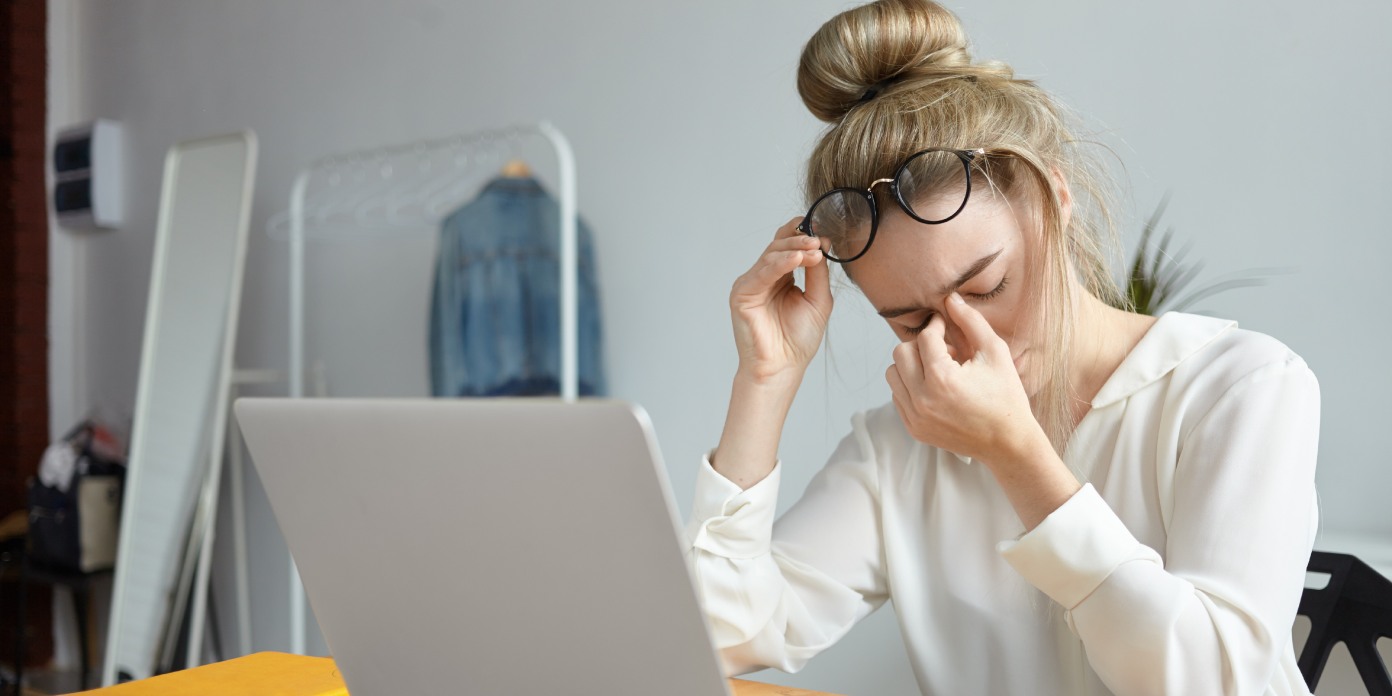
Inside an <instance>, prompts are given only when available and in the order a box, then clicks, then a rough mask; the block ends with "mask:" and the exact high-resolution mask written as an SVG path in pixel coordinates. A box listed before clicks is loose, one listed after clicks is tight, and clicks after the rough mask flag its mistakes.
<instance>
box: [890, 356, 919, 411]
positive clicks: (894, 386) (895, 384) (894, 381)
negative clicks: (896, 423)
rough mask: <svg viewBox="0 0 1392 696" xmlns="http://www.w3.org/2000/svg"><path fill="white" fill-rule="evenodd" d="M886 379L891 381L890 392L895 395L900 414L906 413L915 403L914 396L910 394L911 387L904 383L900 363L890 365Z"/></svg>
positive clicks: (895, 403)
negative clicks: (900, 372)
mask: <svg viewBox="0 0 1392 696" xmlns="http://www.w3.org/2000/svg"><path fill="white" fill-rule="evenodd" d="M885 381H886V382H888V383H889V393H890V394H892V395H893V397H894V405H895V406H896V407H898V409H899V415H901V416H903V415H905V412H906V410H907V409H908V408H909V407H910V405H912V404H913V398H912V397H910V396H909V388H908V386H907V385H905V384H904V378H903V376H901V375H900V374H899V366H898V365H890V366H889V368H887V369H886V370H885Z"/></svg>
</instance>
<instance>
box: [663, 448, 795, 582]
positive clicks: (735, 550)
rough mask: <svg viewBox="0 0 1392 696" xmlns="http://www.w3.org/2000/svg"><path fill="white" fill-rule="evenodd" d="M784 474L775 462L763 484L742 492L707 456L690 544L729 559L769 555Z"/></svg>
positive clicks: (699, 480)
mask: <svg viewBox="0 0 1392 696" xmlns="http://www.w3.org/2000/svg"><path fill="white" fill-rule="evenodd" d="M782 471H783V466H782V462H775V463H774V466H773V471H770V472H769V475H768V476H765V477H764V479H763V480H762V481H760V482H758V483H756V484H754V485H753V486H750V487H749V488H748V489H744V490H741V489H740V487H739V486H738V485H736V484H735V483H734V482H733V481H731V480H730V479H727V478H725V477H724V476H722V475H721V474H720V473H719V472H717V471H716V470H715V468H714V467H712V466H711V463H710V454H709V453H707V454H706V455H705V456H704V457H702V458H701V468H700V469H699V470H698V471H697V473H696V502H695V504H694V505H693V506H692V509H691V521H690V522H689V523H688V524H687V525H686V538H687V540H688V541H689V542H690V544H691V545H692V546H694V547H696V548H698V549H701V550H703V551H707V552H710V553H713V554H715V555H717V556H723V557H725V558H757V557H759V556H762V555H765V554H767V553H769V547H770V545H771V543H772V537H773V518H774V513H775V511H776V509H777V507H778V482H779V478H780V477H781V475H782Z"/></svg>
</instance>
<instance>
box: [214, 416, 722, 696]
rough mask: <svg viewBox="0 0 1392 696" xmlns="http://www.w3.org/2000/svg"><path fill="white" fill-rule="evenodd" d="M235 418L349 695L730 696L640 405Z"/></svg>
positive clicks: (654, 446)
mask: <svg viewBox="0 0 1392 696" xmlns="http://www.w3.org/2000/svg"><path fill="white" fill-rule="evenodd" d="M234 410H235V413H236V417H237V421H238V423H239V424H240V427H241V430H242V433H243V435H244V436H245V439H246V443H247V446H248V448H249V449H250V452H251V457H252V460H253V461H254V462H255V466H256V471H257V473H259V474H260V477H261V482H262V484H263V485H264V487H265V489H266V494H267V496H268V497H269V498H270V502H271V508H272V509H273V510H274V512H275V517H276V521H277V522H279V524H280V529H281V532H282V533H283V534H284V536H285V540H286V542H287V543H288V545H289V547H290V552H291V554H292V555H293V556H294V559H295V563H296V565H297V566H298V568H299V571H300V576H301V579H302V580H303V582H304V587H305V592H306V594H307V596H308V598H309V603H310V606H311V607H312V608H313V609H314V615H315V617H316V618H317V619H318V621H319V626H320V629H321V630H322V632H323V635H324V640H325V641H326V643H327V644H328V648H329V651H330V653H331V654H332V656H333V657H334V660H335V662H336V663H337V666H338V669H339V671H340V672H341V673H342V675H343V679H344V681H345V683H346V685H347V687H348V691H349V692H350V693H352V694H353V696H377V695H379V694H445V693H454V694H484V695H493V694H606V695H609V694H615V695H618V694H632V695H634V696H639V695H642V696H651V695H652V694H664V695H668V696H718V695H725V696H728V693H729V692H728V690H727V685H726V681H725V679H724V678H723V676H722V673H721V671H720V666H719V661H718V658H717V656H716V653H715V650H714V649H713V647H712V643H711V639H710V634H709V629H708V626H707V624H706V619H705V616H704V614H703V613H702V612H701V609H700V606H699V605H698V603H697V599H696V593H695V590H694V588H693V584H692V580H691V575H690V572H689V570H688V567H687V562H686V559H685V555H684V552H683V549H682V544H681V543H680V541H679V540H680V538H681V537H680V532H679V531H678V530H679V529H680V524H679V521H678V519H677V516H676V514H675V510H676V508H675V506H674V505H673V504H672V494H671V490H670V487H669V485H668V482H667V478H666V473H665V470H664V469H663V467H662V463H661V457H660V455H659V452H658V448H657V442H656V439H655V438H654V436H653V431H652V425H651V423H650V421H649V420H648V417H647V415H646V414H645V413H644V411H643V410H642V409H641V408H640V407H638V406H636V405H632V404H628V403H624V402H621V401H612V400H582V401H580V402H577V403H563V402H560V401H557V400H549V399H419V400H410V399H284V398H242V399H238V400H237V402H236V403H235V404H234Z"/></svg>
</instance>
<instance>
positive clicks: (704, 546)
mask: <svg viewBox="0 0 1392 696" xmlns="http://www.w3.org/2000/svg"><path fill="white" fill-rule="evenodd" d="M1319 413H1320V398H1319V384H1318V382H1317V381H1316V380H1315V376H1314V374H1313V373H1311V371H1310V369H1309V367H1308V366H1306V364H1305V362H1304V361H1303V360H1302V359H1301V358H1300V356H1298V355H1296V354H1295V353H1293V352H1292V351H1291V350H1290V349H1289V348H1287V347H1286V346H1285V345H1283V344H1282V343H1281V342H1279V341H1277V340H1275V339H1273V338H1271V337H1269V336H1266V335H1263V334H1260V333H1256V332H1253V331H1247V330H1243V329H1238V328H1237V324H1236V322H1232V321H1227V320H1221V319H1214V318H1210V317H1205V316H1199V315H1194V314H1186V313H1180V312H1168V313H1166V314H1164V315H1162V316H1161V317H1159V319H1158V320H1157V321H1156V323H1155V324H1154V325H1153V326H1152V327H1151V328H1150V329H1149V330H1148V332H1147V333H1146V334H1145V335H1144V336H1143V337H1142V339H1141V341H1140V342H1139V343H1138V344H1137V345H1136V347H1135V348H1134V349H1133V350H1132V351H1131V352H1130V353H1129V354H1128V355H1127V356H1126V358H1125V359H1124V360H1123V361H1122V363H1121V365H1120V366H1119V367H1118V368H1117V370H1116V371H1115V372H1114V373H1113V374H1112V375H1111V377H1110V378H1108V380H1107V381H1106V383H1105V384H1103V386H1102V388H1101V390H1100V391H1099V392H1098V393H1097V396H1096V397H1095V398H1094V399H1093V400H1092V410H1091V411H1089V412H1088V413H1087V415H1086V416H1084V418H1083V419H1082V421H1080V423H1079V424H1078V427H1077V429H1076V431H1075V433H1074V435H1073V437H1072V440H1071V441H1070V443H1069V445H1068V447H1067V450H1066V452H1065V454H1064V457H1063V459H1064V461H1065V462H1066V463H1067V464H1068V465H1069V467H1070V468H1071V469H1073V471H1074V472H1075V473H1076V474H1077V475H1078V476H1079V480H1081V481H1083V482H1084V485H1083V488H1082V489H1081V490H1079V491H1078V492H1077V493H1076V494H1075V495H1074V496H1073V497H1072V498H1070V499H1069V500H1068V501H1067V502H1065V503H1064V504H1063V505H1062V506H1061V507H1059V508H1058V510H1056V511H1054V513H1053V514H1051V515H1049V517H1048V518H1046V519H1045V520H1044V521H1043V522H1042V523H1041V524H1039V525H1038V526H1037V527H1036V528H1035V529H1033V530H1031V531H1030V532H1029V533H1028V534H1023V535H1022V532H1023V530H1024V527H1023V525H1022V524H1021V523H1020V521H1019V518H1018V517H1017V516H1016V514H1015V510H1014V509H1013V508H1012V507H1011V505H1010V503H1009V501H1008V500H1007V499H1006V497H1005V494H1004V493H1003V492H1002V491H1001V489H1000V487H999V485H998V484H997V483H996V481H995V479H994V478H993V477H992V475H991V473H990V472H989V471H988V470H987V469H986V468H985V467H984V466H982V465H979V464H976V463H973V462H972V461H971V460H970V459H969V458H965V457H961V456H959V455H956V454H954V453H951V452H948V451H946V450H941V449H938V448H935V447H932V446H929V445H925V444H923V443H921V442H918V441H916V440H914V439H913V438H912V437H911V436H910V435H909V434H908V432H907V431H906V430H905V428H904V425H903V423H902V421H901V420H900V419H899V415H898V413H897V412H896V411H895V409H894V407H893V405H892V404H888V405H885V406H882V407H880V408H877V409H874V410H871V411H868V412H862V413H858V414H856V415H855V416H854V417H852V419H851V426H852V429H851V433H850V435H848V436H847V437H846V438H845V439H844V440H842V441H841V443H840V445H839V446H838V447H837V448H836V451H835V452H833V453H832V455H831V458H830V460H829V461H828V462H827V464H826V466H825V467H824V468H823V469H822V470H821V471H820V472H818V474H817V475H816V477H815V478H813V480H812V482H811V483H810V484H809V485H808V487H807V490H806V492H805V493H804V494H803V497H802V498H801V499H800V500H799V501H798V502H797V503H796V504H795V505H794V506H793V507H792V508H791V509H789V510H788V511H787V513H786V514H784V515H783V516H782V517H780V518H779V519H778V520H777V521H776V522H775V521H774V519H773V518H774V509H775V506H776V499H777V496H778V484H779V477H780V472H781V469H782V464H781V462H780V463H779V464H777V465H776V466H775V467H774V469H773V472H772V473H770V474H769V476H768V477H767V478H765V479H764V480H763V481H760V482H759V483H757V484H755V485H754V486H752V487H750V488H749V489H748V490H744V491H741V490H740V488H739V486H737V485H735V484H734V483H732V482H730V481H729V480H728V479H726V478H724V477H723V476H721V475H720V474H719V473H717V472H716V471H715V470H714V469H713V468H711V465H710V460H709V456H707V458H706V460H705V462H704V463H703V464H702V466H701V468H700V471H699V473H698V479H697V484H696V501H695V505H694V507H693V510H692V517H691V520H690V523H689V524H688V526H687V539H688V542H689V544H690V554H691V564H692V569H693V573H694V574H695V577H696V584H697V588H698V592H699V594H700V596H701V601H702V604H703V607H704V609H705V611H706V613H707V615H708V617H709V618H710V622H711V627H712V631H713V637H714V640H715V641H716V643H717V646H718V647H720V648H721V657H722V661H723V663H724V666H725V669H726V671H727V672H728V673H730V674H731V675H735V674H743V673H746V672H750V671H754V670H756V669H761V668H763V667H775V668H778V669H781V670H784V671H787V672H794V671H797V670H799V669H801V668H802V666H803V665H804V664H805V663H806V662H807V660H809V659H811V658H812V656H813V655H816V654H817V653H818V652H820V651H822V650H824V649H826V648H827V647H829V646H830V645H831V644H833V643H835V642H836V641H837V640H839V639H840V638H841V636H843V635H845V634H846V632H847V631H848V630H850V628H851V626H853V625H854V624H855V623H856V622H857V621H859V620H861V619H863V618H865V617H866V616H867V615H869V614H870V613H871V612H873V611H875V610H876V609H877V608H879V606H880V605H881V604H883V603H884V602H885V600H888V599H891V598H892V599H893V600H894V607H895V609H896V610H897V612H898V619H899V624H900V626H901V627H902V631H903V635H904V639H905V642H906V644H907V648H908V652H909V657H910V660H911V662H912V664H913V668H914V673H915V675H916V676H917V678H918V683H919V687H920V688H921V689H922V691H923V693H925V694H954V695H957V694H1110V693H1115V694H1186V695H1193V694H1217V693H1223V694H1309V693H1310V692H1309V690H1308V689H1307V688H1306V686H1305V682H1304V680H1303V678H1302V677H1301V675H1300V671H1299V669H1298V668H1297V667H1296V660H1295V653H1294V649H1293V647H1292V644H1291V627H1292V624H1293V622H1294V618H1295V611H1296V607H1297V606H1298V605H1299V602H1300V595H1301V591H1302V589H1303V587H1304V580H1305V567H1306V564H1307V562H1308V561H1309V557H1310V550H1311V548H1312V546H1313V543H1314V538H1315V531H1316V526H1317V523H1318V509H1317V507H1316V500H1315V458H1316V452H1317V443H1318V436H1319Z"/></svg>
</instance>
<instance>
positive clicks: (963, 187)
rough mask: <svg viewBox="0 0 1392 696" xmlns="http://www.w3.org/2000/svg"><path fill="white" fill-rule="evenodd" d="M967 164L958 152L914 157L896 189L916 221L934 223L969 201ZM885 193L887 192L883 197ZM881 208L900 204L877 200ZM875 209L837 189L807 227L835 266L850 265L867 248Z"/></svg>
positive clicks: (861, 196)
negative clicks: (834, 262) (845, 262)
mask: <svg viewBox="0 0 1392 696" xmlns="http://www.w3.org/2000/svg"><path fill="white" fill-rule="evenodd" d="M967 176H968V174H967V164H966V161H965V160H964V159H963V158H962V157H960V156H959V155H958V154H957V153H956V152H953V151H944V150H930V151H927V152H923V153H920V154H917V155H915V156H914V157H913V158H911V159H909V160H908V161H907V162H905V163H904V165H903V166H901V167H900V168H899V170H898V177H897V179H896V188H897V190H898V192H899V197H900V198H901V199H902V202H903V203H904V204H905V205H906V206H907V207H908V210H909V212H910V213H911V214H912V215H913V216H914V217H916V218H918V220H919V222H925V223H929V224H936V223H939V222H943V221H945V220H948V219H950V218H952V217H953V216H954V215H956V214H957V213H958V212H960V211H961V209H962V208H963V206H964V205H965V204H966V198H967V190H968V189H967V183H968V180H967ZM886 194H887V192H886ZM878 200H879V204H880V206H881V207H883V206H884V205H885V204H886V203H888V204H889V205H898V203H897V202H892V200H893V199H892V196H889V195H881V196H880V198H879V199H878ZM873 218H874V210H873V209H872V208H871V203H870V200H869V198H868V196H867V195H866V193H865V191H864V190H863V189H862V190H855V189H849V188H841V189H836V190H834V191H831V192H830V193H828V194H826V195H824V196H822V198H821V199H819V200H818V201H817V202H816V203H815V204H813V206H812V210H811V211H809V213H808V223H807V224H808V227H809V229H810V230H811V232H812V234H813V235H814V236H816V237H817V238H818V239H820V240H821V243H822V251H823V252H824V253H825V254H826V255H827V257H828V258H830V259H831V260H833V261H843V262H844V261H850V260H853V259H855V258H857V257H859V256H860V255H861V254H863V253H865V251H866V250H867V248H868V247H869V245H870V242H871V241H872V240H871V234H870V233H871V226H872V221H873Z"/></svg>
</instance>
